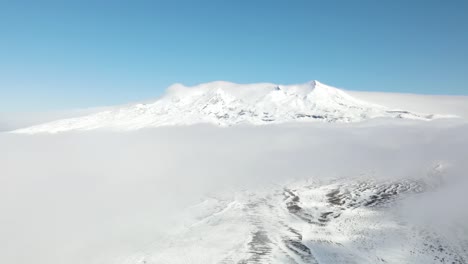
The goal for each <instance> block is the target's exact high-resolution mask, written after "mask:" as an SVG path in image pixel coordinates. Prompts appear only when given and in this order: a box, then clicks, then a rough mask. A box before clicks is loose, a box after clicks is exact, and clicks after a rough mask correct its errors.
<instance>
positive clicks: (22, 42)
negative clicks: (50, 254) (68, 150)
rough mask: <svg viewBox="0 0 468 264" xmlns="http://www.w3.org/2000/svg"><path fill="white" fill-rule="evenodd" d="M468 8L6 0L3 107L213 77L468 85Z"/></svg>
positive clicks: (105, 101) (378, 85)
mask: <svg viewBox="0 0 468 264" xmlns="http://www.w3.org/2000/svg"><path fill="white" fill-rule="evenodd" d="M467 14H468V1H465V0H451V1H442V0H440V1H435V0H434V1H432V0H424V1H423V0H421V1H418V0H412V1H407V0H401V1H398V0H392V1H389V0H388V1H386V0H384V1H374V0H369V1H366V0H355V1H347V0H342V1H293V0H291V1H286V0H284V1H272V0H269V1H266V0H265V1H263V0H250V1H249V0H237V1H235V0H231V1H227V0H226V1H223V0H218V1H206V0H199V1H180V0H170V1H169V0H167V1H157V0H154V1H138V0H135V1H130V0H128V1H118V0H116V1H111V0H108V1H104V0H101V1H99V0H94V1H89V0H81V1H47V0H43V1H35V0H34V1H33V0H31V1H21V0H18V1H13V0H12V1H4V0H0V111H45V110H58V109H71V108H83V107H90V106H98V105H111V104H120V103H125V102H130V101H136V100H141V99H148V98H152V97H156V96H158V95H160V94H161V93H162V92H163V91H164V89H165V88H166V87H167V86H168V85H170V84H172V83H175V82H180V83H184V84H187V85H193V84H196V83H200V82H208V81H213V80H227V81H233V82H240V83H250V82H275V83H302V82H306V81H308V80H312V79H317V80H320V81H322V82H324V83H327V84H330V85H333V86H337V87H342V88H346V89H350V90H371V91H389V92H408V93H424V94H464V95H467V94H468V85H467V83H468V16H467Z"/></svg>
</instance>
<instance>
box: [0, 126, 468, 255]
mask: <svg viewBox="0 0 468 264" xmlns="http://www.w3.org/2000/svg"><path fill="white" fill-rule="evenodd" d="M0 148H1V149H0V209H1V213H0V223H1V225H0V247H1V248H2V250H1V251H0V262H1V263H18V264H23V263H28V264H29V263H44V264H45V263H47V264H55V263H57V264H59V263H60V264H63V263H68V264H74V263H77V264H78V263H109V262H108V261H106V260H108V259H110V258H113V257H115V256H119V255H125V254H127V253H132V252H134V251H138V250H139V249H140V248H142V247H145V246H146V245H148V244H150V243H151V242H152V241H153V240H154V239H155V238H158V237H159V236H164V235H165V234H167V233H168V232H171V230H174V229H176V228H177V226H178V223H179V222H183V219H180V217H179V215H180V212H181V210H183V209H184V208H186V207H188V206H190V205H192V204H194V203H197V202H199V201H200V200H201V199H202V198H203V197H204V196H206V195H210V194H211V193H222V192H230V191H236V190H241V189H246V188H250V189H255V188H260V187H263V186H267V185H270V184H282V183H286V182H291V181H294V180H300V179H307V178H316V179H317V178H330V177H350V178H353V177H362V176H363V175H365V176H366V177H375V178H378V179H398V178H413V177H414V178H418V177H424V175H427V174H428V173H430V171H431V169H432V168H434V166H437V164H444V167H446V168H447V170H446V172H445V174H444V176H443V181H444V184H443V186H442V187H441V188H440V189H439V190H436V191H433V192H431V193H428V194H425V195H424V196H421V198H419V199H415V200H413V201H411V202H408V204H407V206H406V207H405V208H403V209H402V211H401V213H402V214H403V215H405V217H407V218H408V219H409V220H411V221H424V222H425V223H428V224H430V223H444V225H447V226H450V225H451V224H452V223H454V222H459V223H461V222H463V220H464V219H468V216H467V214H468V213H467V209H466V205H465V204H464V203H465V201H466V199H467V198H468V193H467V192H466V190H467V188H468V181H467V175H466V172H467V169H468V164H467V159H468V126H467V125H465V124H462V123H456V122H451V121H443V120H441V121H434V122H413V121H401V120H399V122H396V121H388V120H385V122H380V121H379V120H375V121H373V122H365V123H361V124H353V125H346V124H341V125H340V124H308V125H306V124H302V125H280V126H261V127H247V126H246V127H231V128H218V127H212V126H192V127H172V128H158V129H148V130H141V131H137V132H119V133H116V132H105V131H98V132H82V133H63V134H54V135H50V134H43V135H34V136H30V135H15V134H8V133H3V134H0ZM421 204H424V206H421ZM441 214H443V217H439V216H440V215H441ZM438 218H440V219H438Z"/></svg>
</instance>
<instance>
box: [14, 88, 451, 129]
mask: <svg viewBox="0 0 468 264" xmlns="http://www.w3.org/2000/svg"><path fill="white" fill-rule="evenodd" d="M377 117H383V118H385V117H386V118H403V119H418V120H431V119H434V118H437V117H443V116H441V115H434V113H429V114H421V113H416V112H409V111H405V110H401V109H395V108H388V107H384V106H381V105H377V104H373V103H369V102H365V101H362V100H358V99H356V98H354V97H352V96H350V95H349V94H347V93H346V92H344V91H342V90H340V89H337V88H334V87H331V86H328V85H325V84H323V83H320V82H318V81H311V82H308V83H305V84H300V85H277V84H270V83H257V84H235V83H229V82H222V81H219V82H212V83H205V84H200V85H197V86H195V87H185V86H183V85H181V84H175V85H172V86H171V87H169V88H168V90H167V92H166V94H165V95H164V96H163V97H162V98H160V99H159V100H157V101H155V102H153V103H145V104H143V103H140V104H136V105H131V106H124V107H120V108H116V109H112V110H108V111H103V112H99V113H96V114H91V115H87V116H83V117H77V118H70V119H63V120H58V121H54V122H51V123H46V124H42V125H37V126H32V127H28V128H24V129H19V130H16V131H14V132H16V133H27V134H34V133H57V132H64V131H72V130H93V129H110V130H136V129H141V128H147V127H158V126H180V125H193V124H199V123H210V124H216V125H219V126H232V125H236V124H253V125H264V124H278V123H286V122H294V121H301V122H314V121H315V122H359V121H364V120H369V119H372V118H377Z"/></svg>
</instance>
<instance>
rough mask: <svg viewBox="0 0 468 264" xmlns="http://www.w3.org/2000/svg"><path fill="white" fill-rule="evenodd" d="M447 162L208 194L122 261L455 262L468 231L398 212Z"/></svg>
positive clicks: (432, 186) (434, 184)
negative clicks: (448, 232) (423, 171)
mask: <svg viewBox="0 0 468 264" xmlns="http://www.w3.org/2000/svg"><path fill="white" fill-rule="evenodd" d="M442 168H443V167H442V166H441V165H438V166H436V167H435V168H434V169H433V170H432V172H430V173H429V175H428V176H427V177H424V178H420V179H405V180H397V181H388V180H387V181H376V180H374V179H372V177H371V178H366V177H361V178H356V179H334V180H326V181H324V180H322V181H317V180H312V179H311V180H308V181H300V182H294V183H289V184H286V185H284V186H279V185H278V186H269V187H265V188H263V189H260V190H249V191H247V190H246V191H243V192H237V193H236V194H235V195H233V197H232V198H231V199H226V198H223V196H221V197H219V198H216V197H211V198H207V199H206V200H205V201H203V202H201V203H199V204H197V205H195V206H193V207H191V208H190V209H189V210H188V212H187V214H186V215H185V218H187V219H188V218H190V216H191V218H192V219H193V220H192V222H190V223H187V224H186V226H185V228H184V229H182V230H181V231H180V232H179V233H178V234H173V235H172V236H170V237H165V238H163V239H160V240H159V241H157V242H155V243H154V244H153V245H152V246H150V247H149V248H147V249H146V250H143V251H141V252H139V253H136V254H135V255H133V256H130V257H128V258H124V259H122V260H120V261H121V262H122V263H125V264H156V263H174V264H176V263H177V264H179V263H180V264H183V263H192V264H196V263H197V264H198V263H200V264H201V263H225V264H228V263H233V264H234V263H240V264H242V263H291V264H306V263H314V264H321V263H349V264H360V263H395V264H397V263H421V264H422V263H455V264H461V263H466V261H467V257H468V255H467V253H468V252H467V251H466V247H465V246H466V245H468V244H467V243H468V239H467V237H466V235H467V233H466V232H467V231H468V230H462V229H460V230H458V231H457V232H458V235H459V238H458V239H457V238H450V239H448V238H447V237H446V236H445V235H444V234H440V233H438V232H437V230H435V229H433V228H429V227H425V226H418V225H414V224H412V223H409V222H407V221H406V220H405V219H404V218H402V217H401V216H399V215H398V214H395V213H394V209H395V208H398V207H399V206H400V205H401V204H402V203H403V202H405V201H406V200H408V199H411V198H414V197H418V196H421V195H424V194H425V193H426V192H431V191H433V190H436V189H437V188H438V185H439V184H440V180H441V177H442V175H441V174H442V173H443V171H442Z"/></svg>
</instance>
